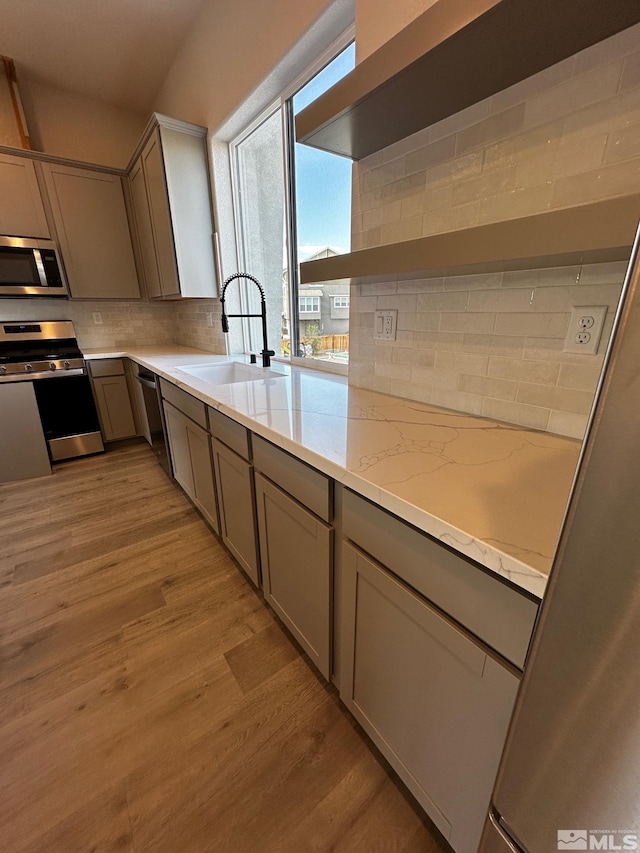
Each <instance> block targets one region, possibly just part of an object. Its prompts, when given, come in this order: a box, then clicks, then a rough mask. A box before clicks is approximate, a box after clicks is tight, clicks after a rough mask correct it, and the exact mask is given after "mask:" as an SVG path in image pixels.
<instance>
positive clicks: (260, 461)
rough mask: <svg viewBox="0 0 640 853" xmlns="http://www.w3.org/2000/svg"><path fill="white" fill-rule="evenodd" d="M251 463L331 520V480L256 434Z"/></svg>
mask: <svg viewBox="0 0 640 853" xmlns="http://www.w3.org/2000/svg"><path fill="white" fill-rule="evenodd" d="M253 465H254V468H255V469H256V470H257V471H261V472H262V473H263V474H265V475H266V476H267V477H268V478H269V479H270V480H273V482H274V483H277V484H278V485H279V486H281V487H282V488H283V489H284V490H285V492H288V493H289V494H290V495H293V497H294V498H296V500H298V501H300V503H301V504H304V506H306V507H307V508H308V509H310V510H311V512H314V513H315V514H316V515H317V516H318V517H319V518H322V519H323V520H324V521H331V518H332V512H331V503H332V501H331V480H330V479H329V478H328V477H326V476H325V475H324V474H321V473H320V472H319V471H316V470H315V468H312V467H311V466H310V465H307V464H306V463H305V462H301V461H300V460H299V459H295V458H294V457H293V456H291V455H290V454H289V453H286V452H285V451H284V450H279V449H278V448H277V447H275V445H273V444H271V443H270V442H268V441H265V440H264V439H263V438H260V437H259V436H257V435H254V436H253Z"/></svg>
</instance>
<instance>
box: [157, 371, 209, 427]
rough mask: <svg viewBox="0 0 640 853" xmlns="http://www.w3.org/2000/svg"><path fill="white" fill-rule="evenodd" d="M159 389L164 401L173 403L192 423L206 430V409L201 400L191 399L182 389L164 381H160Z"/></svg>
mask: <svg viewBox="0 0 640 853" xmlns="http://www.w3.org/2000/svg"><path fill="white" fill-rule="evenodd" d="M160 389H161V391H162V396H163V397H164V399H165V400H168V401H169V402H170V403H173V405H174V406H175V407H176V409H179V410H180V411H181V412H182V413H183V414H185V415H186V416H187V417H188V418H191V420H192V421H195V422H196V423H197V424H200V426H201V427H204V428H205V429H206V428H207V408H206V406H205V404H204V403H203V402H202V401H201V400H198V399H197V398H196V397H192V396H191V394H187V392H186V391H183V390H182V388H178V386H177V385H174V384H173V383H172V382H167V381H166V380H165V379H161V380H160Z"/></svg>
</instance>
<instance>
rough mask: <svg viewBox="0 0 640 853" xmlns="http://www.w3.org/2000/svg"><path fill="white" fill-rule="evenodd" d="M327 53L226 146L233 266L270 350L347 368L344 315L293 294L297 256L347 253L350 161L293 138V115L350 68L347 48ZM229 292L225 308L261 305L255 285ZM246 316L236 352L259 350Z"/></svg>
mask: <svg viewBox="0 0 640 853" xmlns="http://www.w3.org/2000/svg"><path fill="white" fill-rule="evenodd" d="M343 44H344V42H343ZM328 59H329V60H330V61H328V62H327V61H326V59H325V62H324V64H323V63H319V65H320V70H318V69H317V68H314V69H312V70H311V71H310V72H309V73H308V74H307V75H306V76H305V77H304V78H303V80H301V81H300V82H299V83H298V84H297V85H296V86H294V87H292V89H291V90H290V91H288V92H285V93H284V94H283V96H282V97H281V98H280V99H279V101H278V102H277V103H275V104H274V105H273V106H272V107H271V108H270V109H268V110H267V111H266V112H265V113H264V114H263V115H262V116H260V117H259V118H258V119H257V120H256V121H255V122H253V123H252V125H251V126H250V127H248V128H247V129H246V130H245V131H244V132H243V133H242V134H241V135H240V136H239V137H237V138H236V139H235V140H234V141H233V142H232V143H231V146H230V150H231V157H232V181H233V189H234V209H235V216H236V231H237V235H238V262H239V265H240V269H242V270H243V271H245V272H248V273H250V274H251V275H254V276H256V278H258V279H259V281H260V282H261V284H262V286H263V287H264V290H265V294H266V302H267V333H268V342H269V346H270V347H271V349H274V350H275V351H276V354H277V355H282V356H294V357H295V356H298V357H304V358H314V359H320V360H322V361H327V362H333V363H334V364H335V363H342V364H346V363H347V360H348V350H349V320H348V317H345V316H344V312H338V314H337V315H334V312H333V311H332V310H330V309H329V308H327V310H326V312H324V313H326V315H327V316H323V309H322V303H321V299H320V296H310V295H305V294H304V293H300V285H299V267H298V265H299V263H300V261H303V260H311V259H316V258H323V257H330V256H332V255H336V254H339V253H342V252H348V251H349V249H350V244H351V171H352V167H351V162H350V161H349V160H346V159H345V158H343V157H338V156H337V155H335V154H330V153H328V152H324V151H318V150H316V149H313V148H309V147H308V146H305V145H299V144H298V143H296V142H295V141H294V140H295V129H294V122H295V115H296V114H297V113H298V112H299V111H300V110H302V109H303V108H304V107H306V106H307V105H308V104H310V103H311V102H312V101H313V100H315V99H316V98H317V97H318V96H319V95H321V94H322V93H323V92H325V91H326V90H327V89H328V88H330V87H331V86H332V85H333V84H334V83H335V82H337V80H339V79H341V78H342V77H344V75H345V74H347V73H348V72H349V71H350V70H351V69H352V68H353V67H354V64H355V49H354V45H353V44H350V45H348V46H347V47H346V48H343V49H342V50H341V51H340V52H339V53H337V55H334V56H332V57H328ZM229 290H231V288H230V289H229ZM227 298H228V299H229V313H232V306H233V308H236V307H238V308H242V311H237V312H236V313H254V312H255V313H257V312H258V311H259V306H260V302H259V294H258V290H257V288H254V287H252V286H250V285H249V286H247V288H246V289H238V292H237V293H236V294H232V293H230V292H227ZM342 298H343V299H346V304H343V305H341V306H340V307H347V308H348V306H349V297H348V296H346V297H342ZM233 299H236V300H237V305H234V304H233V301H232V300H233ZM326 302H327V306H330V305H332V303H331V301H330V300H326ZM333 307H336V303H335V302H334V303H333ZM311 314H314V315H315V317H314V318H313V320H314V321H315V322H311V319H312V318H310V317H309V315H311ZM303 315H306V319H305V317H304V316H303ZM244 322H245V325H244V326H243V327H242V338H243V341H244V346H241V347H240V348H242V349H246V350H251V351H259V350H261V349H262V329H261V324H260V320H256V319H251V320H247V321H244ZM311 337H313V341H311V340H310V338H311ZM311 343H312V344H313V345H311ZM234 344H235V341H234Z"/></svg>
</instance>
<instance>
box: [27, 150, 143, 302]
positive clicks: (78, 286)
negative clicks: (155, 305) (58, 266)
mask: <svg viewBox="0 0 640 853" xmlns="http://www.w3.org/2000/svg"><path fill="white" fill-rule="evenodd" d="M43 171H44V177H45V181H46V185H47V191H48V195H49V201H50V203H51V209H52V213H53V218H54V223H55V227H56V231H57V234H58V239H59V242H60V248H61V250H62V257H63V260H64V265H65V269H66V271H67V279H68V281H69V289H70V291H71V295H72V296H74V297H76V298H83V299H139V298H140V287H139V284H138V275H137V271H136V266H135V262H134V257H133V248H132V245H131V234H130V230H129V222H128V218H127V210H126V207H125V200H124V194H123V188H122V179H121V178H120V177H119V176H118V175H114V174H113V173H110V172H101V171H98V170H94V169H84V168H76V167H74V166H67V165H61V164H58V163H43Z"/></svg>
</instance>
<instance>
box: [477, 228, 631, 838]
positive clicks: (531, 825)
mask: <svg viewBox="0 0 640 853" xmlns="http://www.w3.org/2000/svg"><path fill="white" fill-rule="evenodd" d="M520 850H525V851H527V853H549V851H556V850H640V264H639V260H638V237H636V242H635V245H634V248H633V250H632V254H631V261H630V265H629V269H628V272H627V276H626V279H625V284H624V287H623V292H622V297H621V301H620V305H619V308H618V312H617V314H616V321H615V326H614V333H613V336H612V339H611V344H610V346H609V350H608V354H607V358H606V360H605V367H604V370H603V374H602V379H601V382H600V386H599V389H598V392H597V394H596V400H595V403H594V408H593V410H592V413H591V418H590V425H589V428H588V430H587V438H586V441H585V443H584V446H583V449H582V455H581V459H580V463H579V466H578V471H577V476H576V480H575V483H574V489H573V492H572V496H571V499H570V501H569V506H568V511H567V514H566V517H565V521H564V525H563V529H562V533H561V537H560V543H559V547H558V552H557V554H556V558H555V561H554V564H553V568H552V570H551V576H550V580H549V587H548V592H547V595H546V596H545V600H544V603H543V606H542V610H541V616H540V623H539V625H538V627H537V628H536V632H535V636H534V642H533V647H532V652H531V657H530V660H529V663H528V666H527V669H526V672H525V676H524V679H523V682H522V686H521V689H520V693H519V695H518V700H517V702H516V709H515V713H514V717H513V720H512V723H511V728H510V731H509V735H508V737H507V743H506V746H505V752H504V755H503V758H502V762H501V764H500V769H499V771H498V777H497V780H496V786H495V789H494V794H493V801H492V808H491V812H490V815H489V818H488V820H487V823H486V825H485V831H484V834H483V837H482V842H481V844H480V851H481V853H506V851H520Z"/></svg>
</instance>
